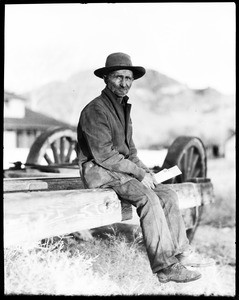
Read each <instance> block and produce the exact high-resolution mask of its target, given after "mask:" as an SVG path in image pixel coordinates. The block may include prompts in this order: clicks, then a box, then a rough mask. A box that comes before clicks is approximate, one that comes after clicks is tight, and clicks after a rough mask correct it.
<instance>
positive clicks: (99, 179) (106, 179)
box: [82, 161, 118, 189]
mask: <svg viewBox="0 0 239 300" xmlns="http://www.w3.org/2000/svg"><path fill="white" fill-rule="evenodd" d="M82 175H83V177H84V180H85V182H86V185H87V187H88V188H90V189H92V188H98V187H100V186H102V185H104V184H107V183H110V182H112V181H116V180H117V179H116V178H115V176H113V174H111V172H110V171H109V170H107V169H104V168H103V167H101V166H99V165H97V164H96V163H94V162H93V161H88V162H86V163H84V164H83V165H82ZM117 181H118V180H117Z"/></svg>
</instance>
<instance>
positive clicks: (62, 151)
mask: <svg viewBox="0 0 239 300" xmlns="http://www.w3.org/2000/svg"><path fill="white" fill-rule="evenodd" d="M65 142H66V139H65V138H64V137H62V138H61V139H60V159H61V163H64V162H65Z"/></svg>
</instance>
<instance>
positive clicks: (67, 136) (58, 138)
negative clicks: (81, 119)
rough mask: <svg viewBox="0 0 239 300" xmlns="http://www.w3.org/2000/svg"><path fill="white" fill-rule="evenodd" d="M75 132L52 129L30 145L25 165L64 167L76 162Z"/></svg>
mask: <svg viewBox="0 0 239 300" xmlns="http://www.w3.org/2000/svg"><path fill="white" fill-rule="evenodd" d="M76 144H77V137H76V132H75V131H74V130H73V129H70V128H69V127H53V128H49V129H47V130H46V131H45V132H43V133H42V134H41V135H40V136H39V137H38V138H37V139H36V140H35V142H34V143H33V144H32V146H31V149H30V151H29V154H28V156H27V160H26V165H32V164H33V165H42V166H58V165H59V166H64V165H65V166H66V165H74V164H76V160H77V149H76Z"/></svg>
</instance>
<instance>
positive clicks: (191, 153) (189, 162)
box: [187, 147, 194, 179]
mask: <svg viewBox="0 0 239 300" xmlns="http://www.w3.org/2000/svg"><path fill="white" fill-rule="evenodd" d="M193 153H194V148H193V147H191V148H190V151H189V157H188V169H187V179H189V178H190V176H191V172H192V163H193Z"/></svg>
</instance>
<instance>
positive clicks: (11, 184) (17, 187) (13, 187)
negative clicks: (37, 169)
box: [3, 180, 48, 192]
mask: <svg viewBox="0 0 239 300" xmlns="http://www.w3.org/2000/svg"><path fill="white" fill-rule="evenodd" d="M47 189H48V184H47V182H45V181H41V180H30V181H29V180H24V181H22V182H19V181H18V182H16V181H15V180H13V181H4V183H3V190H4V192H19V191H34V190H47Z"/></svg>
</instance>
